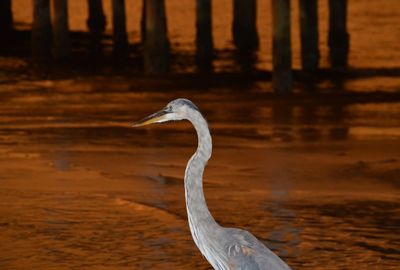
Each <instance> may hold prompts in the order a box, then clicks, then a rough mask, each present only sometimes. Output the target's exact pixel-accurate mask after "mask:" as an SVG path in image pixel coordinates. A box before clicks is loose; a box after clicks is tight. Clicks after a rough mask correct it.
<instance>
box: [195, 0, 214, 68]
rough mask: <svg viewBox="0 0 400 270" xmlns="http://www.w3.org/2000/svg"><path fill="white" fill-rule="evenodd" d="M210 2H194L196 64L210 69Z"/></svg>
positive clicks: (208, 0) (201, 0)
mask: <svg viewBox="0 0 400 270" xmlns="http://www.w3.org/2000/svg"><path fill="white" fill-rule="evenodd" d="M211 8H212V7H211V0H196V63H197V65H198V66H199V67H200V69H202V68H207V69H208V68H210V67H211V62H212V56H213V38H212V13H211Z"/></svg>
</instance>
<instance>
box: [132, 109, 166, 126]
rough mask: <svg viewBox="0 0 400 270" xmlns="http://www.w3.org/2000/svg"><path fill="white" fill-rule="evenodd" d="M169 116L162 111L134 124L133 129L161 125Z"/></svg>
mask: <svg viewBox="0 0 400 270" xmlns="http://www.w3.org/2000/svg"><path fill="white" fill-rule="evenodd" d="M167 114H168V111H165V110H161V111H158V112H156V113H153V114H152V115H149V116H147V117H145V118H143V119H142V120H139V121H137V122H134V123H133V124H132V127H141V126H146V125H150V124H152V123H160V122H164V121H165V120H166V116H167Z"/></svg>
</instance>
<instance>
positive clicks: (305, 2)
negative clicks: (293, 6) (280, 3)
mask: <svg viewBox="0 0 400 270" xmlns="http://www.w3.org/2000/svg"><path fill="white" fill-rule="evenodd" d="M299 9H300V16H299V17H300V39H301V66H302V69H303V70H304V71H316V70H317V69H318V62H319V49H318V3H317V0H300V2H299Z"/></svg>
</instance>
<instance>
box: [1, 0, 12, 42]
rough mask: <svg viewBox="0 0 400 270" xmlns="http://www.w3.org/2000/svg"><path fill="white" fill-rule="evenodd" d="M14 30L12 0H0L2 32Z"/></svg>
mask: <svg viewBox="0 0 400 270" xmlns="http://www.w3.org/2000/svg"><path fill="white" fill-rule="evenodd" d="M12 30H13V16H12V10H11V0H0V33H1V34H2V35H4V34H5V33H10V32H12Z"/></svg>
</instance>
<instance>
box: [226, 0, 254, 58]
mask: <svg viewBox="0 0 400 270" xmlns="http://www.w3.org/2000/svg"><path fill="white" fill-rule="evenodd" d="M256 19H257V1H256V0H233V26H232V32H233V43H234V44H235V46H236V48H237V50H238V51H240V52H243V53H248V52H253V51H255V50H257V49H258V43H259V38H258V33H257V24H256Z"/></svg>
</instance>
